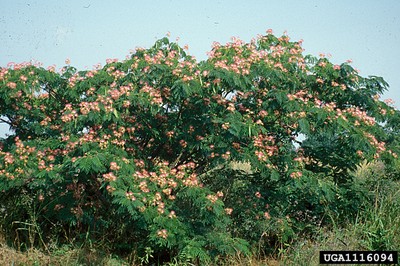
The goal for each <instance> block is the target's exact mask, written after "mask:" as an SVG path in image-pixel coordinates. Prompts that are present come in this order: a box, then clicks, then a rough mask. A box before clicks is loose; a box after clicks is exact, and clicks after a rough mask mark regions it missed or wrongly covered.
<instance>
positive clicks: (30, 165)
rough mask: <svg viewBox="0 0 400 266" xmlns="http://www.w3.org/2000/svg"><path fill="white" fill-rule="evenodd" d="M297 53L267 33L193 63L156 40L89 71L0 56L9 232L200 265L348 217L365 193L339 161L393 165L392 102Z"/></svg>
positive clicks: (346, 71)
mask: <svg viewBox="0 0 400 266" xmlns="http://www.w3.org/2000/svg"><path fill="white" fill-rule="evenodd" d="M302 52H303V49H302V48H301V43H299V42H290V41H289V38H288V37H287V36H281V37H276V36H274V35H272V34H267V35H265V36H260V37H259V38H258V39H257V40H254V41H251V42H250V43H245V42H243V41H241V40H238V39H235V38H234V39H232V42H230V43H227V44H226V45H220V44H217V43H215V44H214V46H213V48H212V50H211V52H210V55H209V58H208V59H207V60H205V61H202V62H197V61H196V60H195V59H194V58H193V57H192V56H190V55H188V54H186V52H185V51H184V49H182V48H181V47H179V45H178V44H177V43H173V42H170V41H169V40H168V39H167V38H163V39H161V40H159V41H157V42H156V43H155V45H154V46H153V47H151V48H149V49H138V50H137V51H136V52H135V53H133V54H132V56H131V58H129V59H127V60H125V61H123V62H118V61H116V60H108V61H107V64H106V65H105V66H104V67H98V68H97V69H93V70H90V71H77V70H76V69H75V68H73V67H71V66H65V67H63V68H62V70H61V71H60V72H55V71H54V69H51V68H50V69H48V70H46V69H43V68H42V67H40V66H34V65H30V64H16V65H14V66H12V67H9V68H0V118H1V122H4V123H7V124H8V125H9V126H10V129H11V130H12V134H11V135H10V136H8V137H7V138H5V139H1V146H0V190H1V191H2V193H1V195H0V202H1V203H0V204H1V206H0V207H1V208H3V209H4V210H5V213H7V215H6V217H7V218H6V219H4V221H3V222H4V223H7V224H9V225H8V229H7V230H8V232H10V235H9V236H10V240H11V239H16V238H17V236H16V233H12V232H17V231H18V228H17V226H15V224H16V223H13V222H15V221H18V222H19V223H20V224H21V223H23V224H25V225H28V224H29V225H34V226H31V227H32V228H34V229H35V230H34V232H35V234H36V235H38V236H40V238H37V239H50V238H51V237H52V236H54V235H57V236H58V240H57V241H58V243H57V244H63V243H68V242H69V241H77V242H82V243H88V241H89V243H90V242H92V241H97V240H102V241H110V242H109V243H110V246H109V247H108V248H109V249H111V250H117V251H118V252H121V253H130V252H132V250H137V251H138V253H139V256H140V257H141V258H144V260H147V262H149V261H150V260H154V261H158V262H163V261H170V260H171V259H172V258H181V259H182V260H188V261H192V262H198V263H203V262H204V263H205V262H210V261H213V260H215V259H217V258H218V257H220V256H227V255H235V254H236V253H242V254H245V255H246V254H248V253H249V246H251V245H258V246H259V248H263V249H265V250H266V251H268V250H271V249H273V248H275V247H279V248H280V249H283V248H284V247H285V246H287V245H288V244H290V243H291V241H292V240H293V239H295V238H296V236H297V234H298V233H309V232H312V230H313V228H314V227H315V226H319V225H322V224H330V223H332V221H333V220H334V219H342V220H344V219H352V218H354V215H353V214H354V206H361V207H362V206H363V205H362V202H363V201H365V199H366V198H368V195H365V193H364V192H363V190H362V188H361V187H360V186H358V185H357V182H355V180H354V177H353V176H352V175H351V174H350V171H351V170H354V169H355V166H356V165H357V164H359V163H360V162H362V161H363V160H367V161H371V160H373V159H374V158H375V159H377V158H381V159H382V162H383V163H384V164H385V165H387V168H388V173H389V175H390V176H391V177H395V176H396V174H397V173H398V171H399V167H398V165H399V160H398V159H397V153H398V152H399V148H398V147H399V146H398V143H399V142H398V141H399V137H398V136H399V135H398V130H399V127H398V125H399V123H398V121H399V119H400V118H399V117H400V116H399V114H400V113H399V111H398V110H396V109H394V108H393V107H391V106H390V105H389V104H387V103H385V102H382V101H380V100H379V95H380V94H382V92H383V91H384V90H385V89H386V88H387V86H388V84H387V83H386V82H385V81H384V80H383V79H382V78H380V77H375V76H371V77H368V78H366V77H361V76H360V75H358V73H357V71H356V70H355V69H354V68H353V67H352V66H350V65H349V64H348V63H343V64H341V65H334V64H332V63H331V62H330V61H329V60H328V59H327V58H324V57H321V58H316V57H313V56H304V55H303V53H302ZM232 162H246V163H247V164H248V166H249V169H248V170H247V171H242V170H240V169H233V168H232V167H231V163H232ZM367 194H368V193H367ZM11 213H12V214H11ZM33 213H34V215H32V214H33ZM332 217H334V218H332ZM30 232H31V231H30ZM31 235H32V233H30V237H31ZM18 237H19V235H18ZM28 238H29V236H28V235H27V236H26V237H25V238H24V239H23V241H22V242H27V241H28ZM30 239H32V237H31V238H30ZM44 243H46V241H45V240H41V241H39V240H38V241H36V242H35V241H32V242H31V244H32V245H43V246H46V245H45V244H44ZM149 250H152V251H154V257H153V258H150V255H149V254H150V253H149ZM146 254H147V255H146ZM156 254H157V255H156ZM147 262H146V263H147Z"/></svg>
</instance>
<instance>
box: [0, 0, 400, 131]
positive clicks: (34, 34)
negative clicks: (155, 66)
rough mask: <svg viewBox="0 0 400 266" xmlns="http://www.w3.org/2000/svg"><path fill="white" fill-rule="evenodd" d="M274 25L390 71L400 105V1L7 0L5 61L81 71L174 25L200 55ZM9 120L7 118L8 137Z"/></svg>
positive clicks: (2, 5) (309, 47)
mask: <svg viewBox="0 0 400 266" xmlns="http://www.w3.org/2000/svg"><path fill="white" fill-rule="evenodd" d="M267 29H273V31H274V33H275V34H276V35H281V34H283V32H284V31H287V33H288V35H289V36H290V37H291V39H292V40H300V39H303V40H304V42H303V48H304V49H305V53H306V54H312V55H315V56H318V55H319V54H320V53H325V54H331V55H332V57H331V60H332V61H333V62H335V63H342V62H344V61H346V60H348V59H352V60H353V64H352V65H353V66H354V67H355V68H357V69H359V70H360V74H361V75H362V76H368V75H377V76H382V77H384V79H385V80H386V81H387V82H388V83H389V85H390V89H389V91H388V92H387V93H385V94H384V97H383V99H385V98H392V99H394V100H395V102H396V104H395V105H396V106H397V108H399V107H400V1H398V0H382V1H373V0H352V1H346V0H336V1H327V0H325V1H314V0H303V1H299V0H297V1H296V0H292V1H288V0H286V1H285V0H273V1H267V0H264V1H255V0H247V1H243V0H241V1H223V0H220V1H218V0H213V1H211V0H202V1H178V0H164V1H162V0H159V1H151V0H147V1H135V0H130V1H128V0H126V1H122V0H114V1H94V0H83V1H78V0H69V1H49V0H48V1H45V0H43V1H15V0H9V1H6V0H0V67H6V66H7V64H8V63H9V62H16V63H20V62H24V61H31V60H36V61H39V62H42V63H43V64H44V66H50V65H56V66H57V68H61V67H62V66H63V65H64V62H65V59H67V58H69V59H70V60H71V65H73V66H75V67H77V68H78V69H79V70H84V69H92V67H93V65H95V64H97V63H101V64H102V65H104V64H105V60H106V59H107V58H118V59H120V60H123V59H124V58H125V56H126V55H128V54H129V50H130V49H134V48H135V47H145V48H147V47H150V46H151V45H152V44H154V42H155V41H156V40H157V39H159V38H162V37H164V36H165V35H166V33H167V32H171V38H172V39H175V38H176V37H180V40H179V43H180V44H181V45H182V46H183V45H185V44H188V45H189V53H190V54H192V55H194V56H196V58H197V59H198V60H204V59H206V58H207V56H206V52H207V51H209V50H210V49H211V44H212V42H213V41H218V42H221V43H222V44H224V43H226V42H228V41H229V40H230V37H231V36H235V37H239V38H241V39H243V40H245V41H250V40H251V39H252V38H253V37H256V36H257V34H265V31H266V30H267ZM6 132H7V126H5V125H4V124H0V137H1V136H4V134H5V133H6Z"/></svg>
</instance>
